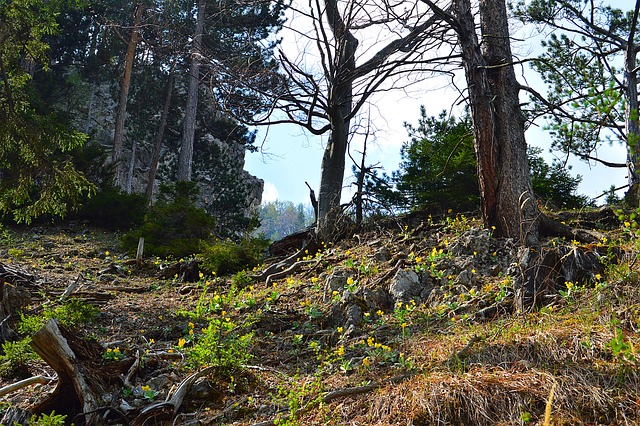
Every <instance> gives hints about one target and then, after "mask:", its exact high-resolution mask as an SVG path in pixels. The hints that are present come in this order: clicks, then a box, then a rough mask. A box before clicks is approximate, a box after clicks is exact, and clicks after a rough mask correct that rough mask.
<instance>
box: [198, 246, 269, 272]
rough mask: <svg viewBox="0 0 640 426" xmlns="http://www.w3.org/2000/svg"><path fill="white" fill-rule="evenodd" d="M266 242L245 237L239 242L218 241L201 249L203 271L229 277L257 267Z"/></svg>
mask: <svg viewBox="0 0 640 426" xmlns="http://www.w3.org/2000/svg"><path fill="white" fill-rule="evenodd" d="M268 244H269V242H268V240H266V239H265V238H260V237H247V238H245V239H243V240H242V241H240V242H237V243H236V242H233V241H231V240H218V241H216V242H214V243H211V244H203V245H202V247H201V254H200V256H201V257H202V267H203V269H205V270H207V271H209V272H211V273H215V274H217V275H230V274H235V273H236V272H239V271H242V270H244V269H250V268H253V267H254V266H256V265H258V264H259V263H260V261H261V259H262V256H263V254H264V252H265V250H266V248H267V247H268Z"/></svg>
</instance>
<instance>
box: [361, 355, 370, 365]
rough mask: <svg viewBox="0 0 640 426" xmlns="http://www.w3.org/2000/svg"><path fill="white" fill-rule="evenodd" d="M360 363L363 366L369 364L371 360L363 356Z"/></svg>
mask: <svg viewBox="0 0 640 426" xmlns="http://www.w3.org/2000/svg"><path fill="white" fill-rule="evenodd" d="M362 365H364V366H365V367H368V366H370V365H371V360H370V359H369V357H368V356H367V357H364V359H363V360H362Z"/></svg>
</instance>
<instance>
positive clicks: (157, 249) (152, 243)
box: [121, 182, 215, 258]
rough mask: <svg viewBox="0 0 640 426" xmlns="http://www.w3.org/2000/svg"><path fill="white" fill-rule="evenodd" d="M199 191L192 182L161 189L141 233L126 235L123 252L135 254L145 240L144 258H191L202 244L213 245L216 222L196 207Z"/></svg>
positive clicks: (139, 230) (135, 232) (140, 229)
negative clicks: (140, 243) (141, 239)
mask: <svg viewBox="0 0 640 426" xmlns="http://www.w3.org/2000/svg"><path fill="white" fill-rule="evenodd" d="M197 194H198V188H197V187H196V184H195V183H193V182H176V183H174V184H163V185H161V186H160V194H159V199H158V202H157V203H156V205H155V206H154V207H153V208H152V209H151V210H150V211H149V212H148V213H147V215H146V216H145V218H144V223H143V224H142V226H140V227H139V228H138V229H135V230H133V231H131V232H129V233H127V234H125V235H124V236H123V237H122V239H121V242H122V245H123V248H124V249H125V250H126V251H128V252H129V253H130V254H135V252H136V250H137V247H138V240H139V239H140V237H144V243H145V245H144V251H145V254H148V255H153V256H158V257H165V258H167V257H175V258H181V257H189V256H191V255H194V254H196V253H198V251H199V248H200V246H201V245H202V243H204V242H207V241H212V239H213V235H212V232H211V230H212V229H213V227H214V225H215V220H214V219H213V217H211V216H210V215H209V214H207V212H206V211H205V210H203V209H201V208H198V207H196V205H195V200H196V196H197Z"/></svg>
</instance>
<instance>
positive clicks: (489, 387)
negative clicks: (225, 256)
mask: <svg viewBox="0 0 640 426" xmlns="http://www.w3.org/2000/svg"><path fill="white" fill-rule="evenodd" d="M378 226H379V227H377V228H375V229H374V228H370V229H368V230H366V231H362V232H361V233H360V234H358V235H355V236H354V237H353V238H351V239H349V240H345V241H342V242H341V243H339V244H337V245H334V246H329V247H325V248H324V249H323V250H322V251H321V252H320V253H318V254H315V255H314V254H308V255H305V256H303V258H301V259H300V263H299V267H297V268H295V273H293V274H291V275H288V276H286V277H283V278H280V279H276V280H273V279H270V280H269V282H268V283H266V282H265V281H259V282H256V281H251V280H250V278H248V276H249V275H251V274H256V273H257V272H258V271H256V272H252V273H251V274H239V275H236V276H235V277H215V276H207V275H205V274H202V275H201V276H200V275H199V274H197V272H196V275H195V278H196V281H195V282H186V281H185V280H184V279H183V278H184V277H183V276H182V275H181V274H182V273H181V272H180V271H179V269H178V270H176V274H174V275H171V276H169V277H168V278H160V276H161V273H162V272H163V271H164V272H166V271H167V270H169V269H167V268H168V267H169V266H172V265H173V263H172V262H167V261H165V260H161V259H145V260H144V262H143V263H142V264H136V263H135V262H133V261H130V260H128V259H126V258H125V257H123V256H122V255H121V254H119V252H118V245H117V239H116V238H115V236H114V235H112V234H107V233H104V232H101V231H97V230H92V229H89V228H86V227H84V226H80V225H75V226H71V227H69V228H67V229H61V228H56V229H52V228H40V229H28V230H12V231H7V232H5V233H4V237H3V240H2V249H0V259H3V260H2V262H3V264H4V265H5V266H8V267H9V269H10V270H11V271H16V270H20V271H22V272H24V273H25V274H27V275H28V276H30V277H31V281H32V282H31V284H30V287H29V294H30V296H31V300H30V302H29V303H28V304H26V305H25V306H24V307H23V308H22V312H24V313H26V314H34V315H40V316H42V315H45V309H44V307H47V309H49V311H51V310H52V309H54V307H55V306H59V305H60V302H58V300H59V299H60V296H61V295H62V294H63V292H64V291H65V290H67V289H69V288H70V285H71V284H73V283H77V286H75V287H73V286H72V287H71V288H72V292H71V297H75V298H79V299H81V300H83V301H85V302H86V303H89V304H92V305H95V306H97V307H98V308H99V313H98V315H97V316H96V317H95V319H93V320H92V321H90V322H88V323H84V324H82V325H75V326H70V327H69V330H70V333H72V334H73V335H74V336H78V337H79V338H82V339H83V340H86V339H89V341H92V342H94V343H95V344H96V345H98V347H99V354H98V355H95V354H94V359H93V360H92V362H91V363H89V362H88V361H87V365H89V364H91V366H92V367H91V368H96V369H97V370H109V371H111V372H113V373H112V375H113V380H112V382H111V383H109V384H108V385H105V389H107V390H108V393H107V394H104V395H102V397H103V398H102V400H101V401H100V405H102V408H103V410H102V411H101V413H106V414H105V416H106V418H109V419H111V420H110V421H111V422H112V423H115V424H129V423H132V424H237V425H256V424H259V425H268V424H288V425H295V424H299V425H346V424H352V425H391V424H398V425H400V424H402V425H407V424H410V425H446V424H453V425H471V424H474V425H495V424H505V425H511V424H513V425H520V424H545V411H548V412H549V413H550V415H551V418H552V419H553V422H554V423H553V424H571V425H580V424H585V425H586V424H590V425H591V424H637V422H639V421H640V418H639V416H638V412H639V411H638V405H637V404H638V402H637V401H638V399H637V383H638V379H639V377H638V371H637V358H636V357H637V356H636V347H637V345H638V342H639V340H640V339H639V338H638V334H637V327H638V325H639V324H640V295H639V294H638V291H637V289H638V285H639V284H640V281H639V279H638V274H637V272H636V268H637V266H636V262H635V253H636V252H635V251H634V247H635V246H634V244H635V241H636V236H635V233H634V231H633V229H634V228H633V227H632V226H631V224H629V227H625V225H624V224H623V225H621V228H617V227H616V228H611V229H605V230H602V231H603V232H606V233H607V238H606V239H604V240H603V241H601V242H600V243H598V244H593V245H589V246H585V245H581V244H579V243H577V242H575V241H574V242H571V241H561V240H559V239H555V240H550V241H549V242H548V244H547V247H548V248H549V249H551V248H553V247H559V246H562V247H565V248H568V250H569V251H567V252H566V253H574V254H575V253H599V254H598V255H597V257H598V259H599V260H600V262H601V266H602V268H601V269H599V270H595V269H594V270H593V271H592V272H589V273H586V274H583V276H582V277H581V280H580V281H578V280H576V281H575V282H574V281H571V280H567V279H562V277H560V279H557V280H556V281H554V284H553V289H547V291H546V293H545V297H544V299H543V300H539V306H538V307H536V308H535V309H533V310H531V311H529V312H519V311H517V310H515V309H514V298H515V296H514V293H515V291H514V284H517V273H518V268H517V267H518V265H517V264H516V263H517V262H518V261H519V259H521V257H519V256H518V245H517V243H516V242H515V241H511V240H500V239H495V238H493V237H492V236H491V232H490V230H485V229H482V227H481V226H480V224H479V223H478V222H477V221H476V220H474V219H471V218H468V217H465V216H464V215H457V216H454V215H451V216H450V217H447V218H443V219H442V220H438V221H433V220H431V219H429V218H424V219H423V220H421V221H419V220H418V221H414V222H412V223H407V222H393V221H391V222H389V223H387V224H385V225H384V226H383V225H382V224H378ZM621 248H622V249H624V250H620V249H621ZM613 252H615V253H618V254H619V253H621V252H625V253H631V256H630V257H629V256H628V255H627V257H624V256H622V257H621V256H618V257H617V258H614V257H607V253H613ZM574 254H570V255H567V256H563V259H561V260H560V261H561V262H564V261H565V260H566V259H567V258H568V257H570V256H574ZM576 258H577V257H576ZM560 261H559V262H560ZM272 262H275V260H271V261H268V262H267V265H268V264H270V263H272ZM556 269H557V270H558V271H560V273H562V268H560V267H558V268H556ZM166 275H167V274H166V273H165V276H166ZM176 275H177V276H176ZM2 277H3V280H4V281H5V284H4V288H5V289H6V288H8V287H10V286H18V287H19V286H20V284H19V283H17V284H16V283H13V284H12V283H11V274H10V273H8V272H6V271H5V274H4V275H2ZM565 278H566V277H565ZM515 290H517V288H516V289H515ZM5 300H6V299H5ZM18 322H19V321H18V320H17V317H15V316H14V317H13V318H12V319H11V321H10V323H11V324H12V326H13V327H14V328H16V329H17V327H18ZM5 361H6V355H5ZM24 364H25V365H24V366H23V367H24V368H20V369H16V371H14V372H13V375H12V374H10V372H7V371H5V372H4V376H3V378H2V381H3V382H2V385H6V384H9V383H15V382H16V381H18V380H19V379H21V378H24V377H30V376H36V375H41V376H43V377H50V378H55V373H54V372H53V370H52V369H51V367H50V366H47V365H45V364H44V363H43V362H42V361H37V360H30V361H28V362H25V363H24ZM198 372H200V373H201V374H200V375H198ZM189 378H191V379H192V380H191V381H189V380H188V379H189ZM180 385H182V386H180ZM55 386H56V381H55V380H51V381H47V382H46V384H36V385H32V386H28V387H24V388H21V389H20V390H18V391H15V392H11V393H7V394H6V395H4V396H3V397H2V398H3V400H2V401H3V402H2V404H1V405H0V409H2V410H3V411H2V413H3V415H4V417H5V420H6V419H7V418H8V416H9V415H13V416H16V413H17V412H19V409H29V408H30V407H31V408H32V407H34V406H38V403H39V401H42V400H43V399H44V398H46V396H47V395H48V394H49V393H50V392H51V391H52V390H53V389H54V388H55ZM165 400H168V401H169V403H171V404H172V405H171V407H170V408H171V409H170V410H167V409H165V408H166V405H167V404H165V405H164V407H163V406H162V404H160V405H159V404H158V402H160V401H165ZM154 404H155V405H154ZM105 407H107V408H108V409H107V408H105ZM174 409H175V413H174V411H173V410H174ZM69 411H70V412H71V411H72V410H69ZM56 412H57V413H60V412H61V411H60V410H56ZM70 414H71V413H70ZM70 417H71V415H70ZM14 418H15V417H14ZM123 419H126V421H125V420H123ZM75 421H76V424H81V423H82V421H84V419H83V418H81V417H78V418H76V420H75ZM145 421H146V422H147V423H144V422H145ZM0 422H1V420H0ZM128 422H129V423H128ZM546 424H550V423H546Z"/></svg>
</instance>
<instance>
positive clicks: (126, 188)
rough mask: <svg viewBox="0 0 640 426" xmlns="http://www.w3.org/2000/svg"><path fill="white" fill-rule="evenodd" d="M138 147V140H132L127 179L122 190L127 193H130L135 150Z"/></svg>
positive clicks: (134, 164)
mask: <svg viewBox="0 0 640 426" xmlns="http://www.w3.org/2000/svg"><path fill="white" fill-rule="evenodd" d="M137 148H138V141H133V144H132V146H131V159H130V160H129V170H128V171H127V181H126V182H125V184H124V191H125V192H126V193H127V194H131V190H132V188H133V173H134V172H135V171H136V151H137Z"/></svg>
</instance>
